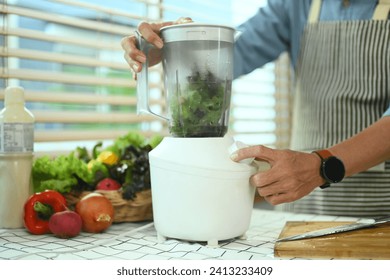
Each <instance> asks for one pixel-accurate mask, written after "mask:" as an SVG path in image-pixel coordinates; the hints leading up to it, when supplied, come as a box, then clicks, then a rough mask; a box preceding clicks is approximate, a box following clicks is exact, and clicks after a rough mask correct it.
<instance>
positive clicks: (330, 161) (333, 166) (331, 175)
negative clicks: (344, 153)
mask: <svg viewBox="0 0 390 280" xmlns="http://www.w3.org/2000/svg"><path fill="white" fill-rule="evenodd" d="M323 175H324V177H326V178H327V179H328V180H329V182H331V183H338V182H340V181H341V180H342V179H343V178H344V175H345V169H344V164H343V163H342V161H341V160H339V159H338V158H336V157H329V158H327V159H326V160H325V161H324V165H323Z"/></svg>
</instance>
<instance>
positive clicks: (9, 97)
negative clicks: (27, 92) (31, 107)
mask: <svg viewBox="0 0 390 280" xmlns="http://www.w3.org/2000/svg"><path fill="white" fill-rule="evenodd" d="M20 103H22V104H23V103H24V88H22V87H17V86H13V87H7V88H6V89H5V94H4V105H5V106H7V105H9V104H20Z"/></svg>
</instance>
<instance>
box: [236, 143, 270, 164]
mask: <svg viewBox="0 0 390 280" xmlns="http://www.w3.org/2000/svg"><path fill="white" fill-rule="evenodd" d="M272 151H273V150H272V149H270V148H267V147H265V146H263V145H258V146H252V147H247V148H242V149H240V150H238V151H237V152H235V153H234V154H233V155H232V156H231V158H232V160H234V161H237V162H238V161H241V160H243V159H246V158H256V159H257V160H262V161H267V162H270V163H271V162H272V161H273V152H272Z"/></svg>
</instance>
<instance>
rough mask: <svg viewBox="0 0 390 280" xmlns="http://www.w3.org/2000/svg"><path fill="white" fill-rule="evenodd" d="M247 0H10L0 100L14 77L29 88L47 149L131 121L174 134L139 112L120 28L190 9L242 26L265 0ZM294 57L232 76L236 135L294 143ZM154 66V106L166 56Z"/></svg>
mask: <svg viewBox="0 0 390 280" xmlns="http://www.w3.org/2000/svg"><path fill="white" fill-rule="evenodd" d="M242 1H244V2H245V5H244V4H243V3H242ZM242 1H236V0H229V1H223V0H218V1H203V0H197V1H194V0H189V1H178V0H164V1H162V0H144V1H142V0H134V1H131V0H115V1H103V0H84V1H81V0H80V1H76V0H39V1H30V0H4V1H3V2H2V3H0V13H1V14H0V17H1V18H0V22H1V24H2V27H1V28H0V43H1V44H0V62H1V65H0V88H1V89H0V107H2V105H3V103H2V100H3V96H4V88H5V87H6V86H9V85H18V86H22V87H24V88H25V90H26V101H27V103H26V106H27V107H28V108H29V109H30V110H31V111H32V113H33V114H34V115H35V118H36V124H35V150H36V151H37V152H42V153H45V152H46V151H50V150H55V151H57V152H58V151H61V150H64V151H67V150H72V149H73V148H74V147H75V146H78V145H80V143H81V144H82V145H86V144H87V143H90V144H91V145H93V144H95V143H96V141H97V140H103V141H106V140H107V141H110V140H112V139H114V138H116V137H118V136H121V135H124V134H126V133H128V132H129V131H139V132H141V133H143V134H145V135H146V136H148V135H153V134H155V133H160V134H166V133H167V131H166V124H165V123H164V122H161V121H160V120H159V119H156V118H154V117H152V116H148V115H137V114H136V102H137V99H136V81H135V80H134V79H133V77H132V74H131V72H130V70H129V67H128V65H127V63H126V62H125V60H124V58H123V51H122V49H121V46H120V40H121V38H122V37H123V36H126V35H129V34H132V33H133V31H134V30H135V28H136V26H137V25H138V23H139V22H140V21H142V20H145V21H162V20H174V19H177V18H179V17H181V16H189V17H192V18H193V20H195V21H197V22H205V23H218V24H227V25H231V26H235V25H237V24H239V23H240V22H241V21H243V20H244V19H245V18H247V17H249V16H251V15H252V14H253V13H254V12H255V10H256V9H257V8H258V7H260V6H261V5H263V4H264V2H265V1H258V0H242ZM237 5H239V9H238V8H237ZM288 67H289V66H288V62H287V61H286V59H285V60H284V61H283V60H282V61H281V62H278V63H276V64H274V63H271V64H269V65H266V66H265V67H263V68H262V69H258V70H256V71H255V72H254V73H252V74H250V75H247V76H245V77H243V78H241V79H238V80H237V81H235V82H234V85H233V98H232V111H231V120H230V121H231V125H230V129H229V133H230V134H232V135H233V136H235V138H236V139H238V140H242V141H244V142H247V143H248V144H267V145H270V146H278V147H279V146H285V145H287V143H288V131H289V127H288V122H289V115H288V114H289V113H288V112H289V109H288V108H289V107H288V102H286V101H288V98H289V97H288V96H289V93H288V88H289V74H288ZM150 74H151V78H150V81H151V83H150V91H151V96H152V99H151V106H152V108H153V110H154V111H157V112H159V111H160V112H161V111H163V110H164V100H163V83H162V76H161V66H156V67H153V68H152V69H151V70H150ZM275 74H276V75H275ZM286 106H287V107H286Z"/></svg>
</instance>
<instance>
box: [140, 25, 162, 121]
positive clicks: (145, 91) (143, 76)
mask: <svg viewBox="0 0 390 280" xmlns="http://www.w3.org/2000/svg"><path fill="white" fill-rule="evenodd" d="M135 37H136V40H137V46H138V48H139V49H140V50H141V51H142V52H143V53H144V54H145V56H146V61H145V63H144V64H143V65H142V70H141V72H140V73H138V74H137V114H138V115H139V114H142V113H146V114H151V115H154V116H156V117H159V118H162V119H164V120H166V121H167V120H168V118H166V117H163V116H160V115H159V114H156V113H154V112H153V111H152V110H151V109H150V106H149V79H148V68H149V58H148V52H149V50H150V49H151V48H153V45H152V44H150V43H148V42H147V41H146V40H145V39H144V38H143V37H142V35H141V33H139V32H138V30H136V31H135Z"/></svg>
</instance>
